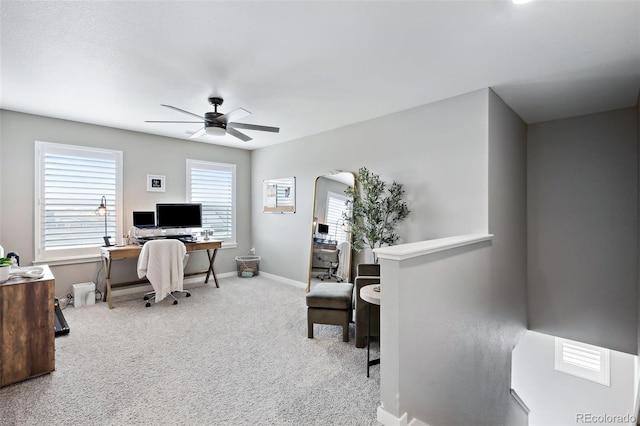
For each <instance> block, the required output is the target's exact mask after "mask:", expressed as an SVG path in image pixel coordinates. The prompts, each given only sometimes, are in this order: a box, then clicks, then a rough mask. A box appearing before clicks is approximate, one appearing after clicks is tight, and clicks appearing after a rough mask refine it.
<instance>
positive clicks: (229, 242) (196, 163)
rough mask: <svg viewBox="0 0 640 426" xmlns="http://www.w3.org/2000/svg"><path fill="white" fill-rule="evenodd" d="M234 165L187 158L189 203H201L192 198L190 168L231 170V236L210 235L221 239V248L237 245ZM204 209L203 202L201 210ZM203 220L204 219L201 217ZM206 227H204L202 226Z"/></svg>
mask: <svg viewBox="0 0 640 426" xmlns="http://www.w3.org/2000/svg"><path fill="white" fill-rule="evenodd" d="M236 168H237V167H236V165H235V164H228V163H216V162H213V161H202V160H194V159H190V158H187V167H186V173H187V176H186V177H187V179H186V181H187V189H186V194H187V202H189V203H201V201H199V200H194V199H193V194H192V187H191V183H192V182H191V178H192V170H193V169H205V170H216V171H225V172H231V236H230V237H228V238H221V237H220V236H216V235H215V234H214V235H213V236H212V238H213V239H216V240H221V241H222V246H223V248H233V247H236V246H237V242H236V235H237V231H236V228H237V226H236V204H237V196H236V194H237V193H236ZM204 209H205V206H204V203H203V211H204ZM203 222H204V219H203ZM203 229H206V228H203Z"/></svg>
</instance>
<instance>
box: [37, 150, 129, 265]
mask: <svg viewBox="0 0 640 426" xmlns="http://www.w3.org/2000/svg"><path fill="white" fill-rule="evenodd" d="M47 153H49V154H56V153H58V154H68V155H77V156H80V157H86V158H101V159H105V158H107V159H109V160H113V161H115V165H116V171H115V196H114V197H115V205H111V206H108V207H109V215H110V216H111V215H113V216H114V217H115V226H116V231H115V232H116V235H111V237H113V238H114V239H113V240H112V241H111V243H112V244H115V243H116V238H117V236H118V235H122V229H123V226H122V217H123V215H122V198H123V195H122V192H123V185H122V174H123V173H122V151H115V150H110V149H101V148H91V147H85V146H79V145H65V144H59V143H52V142H43V141H35V168H34V169H35V181H34V183H35V184H34V187H35V190H34V197H35V199H34V207H35V208H34V247H35V256H34V257H35V259H34V263H50V264H55V263H60V264H64V263H74V262H77V261H80V262H82V261H95V260H96V257H99V256H100V246H102V245H103V244H104V240H102V239H100V240H99V241H98V240H97V241H96V243H95V245H83V246H67V247H56V248H51V249H47V248H45V247H44V246H43V245H44V223H43V220H44V217H45V207H46V206H45V204H44V195H45V194H44V191H45V181H44V179H45V176H44V172H45V170H44V167H45V156H46V154H47ZM101 198H102V195H96V201H95V208H97V207H98V206H99V205H100V203H101ZM95 208H94V210H95Z"/></svg>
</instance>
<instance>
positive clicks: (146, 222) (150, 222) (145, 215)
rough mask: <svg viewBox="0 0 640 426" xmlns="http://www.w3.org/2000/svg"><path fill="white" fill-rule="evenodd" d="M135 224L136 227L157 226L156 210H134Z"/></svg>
mask: <svg viewBox="0 0 640 426" xmlns="http://www.w3.org/2000/svg"><path fill="white" fill-rule="evenodd" d="M133 226H135V227H136V228H155V226H156V213H155V212H152V211H151V212H133Z"/></svg>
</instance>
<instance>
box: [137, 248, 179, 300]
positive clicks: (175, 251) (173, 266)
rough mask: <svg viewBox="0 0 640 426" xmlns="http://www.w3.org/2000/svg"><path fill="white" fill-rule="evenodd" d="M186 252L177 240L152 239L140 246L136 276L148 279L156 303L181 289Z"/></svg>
mask: <svg viewBox="0 0 640 426" xmlns="http://www.w3.org/2000/svg"><path fill="white" fill-rule="evenodd" d="M186 253H187V249H186V248H185V246H184V244H183V243H182V242H181V241H178V240H152V241H148V242H146V243H145V245H144V246H142V251H141V252H140V256H139V257H138V278H144V277H145V276H146V277H147V279H149V282H150V283H151V285H152V286H153V290H154V291H155V292H156V303H158V302H159V301H161V300H162V299H164V298H165V297H166V296H167V295H168V294H169V293H171V292H172V291H182V289H183V282H184V260H183V259H184V255H185V254H186Z"/></svg>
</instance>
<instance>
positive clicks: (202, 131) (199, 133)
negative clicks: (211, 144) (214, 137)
mask: <svg viewBox="0 0 640 426" xmlns="http://www.w3.org/2000/svg"><path fill="white" fill-rule="evenodd" d="M206 134H207V132H206V130H205V128H204V127H202V128H201V129H198V130H197V131H195V132H193V134H192V135H191V136H189V139H196V138H199V137H200V136H204V135H206Z"/></svg>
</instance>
